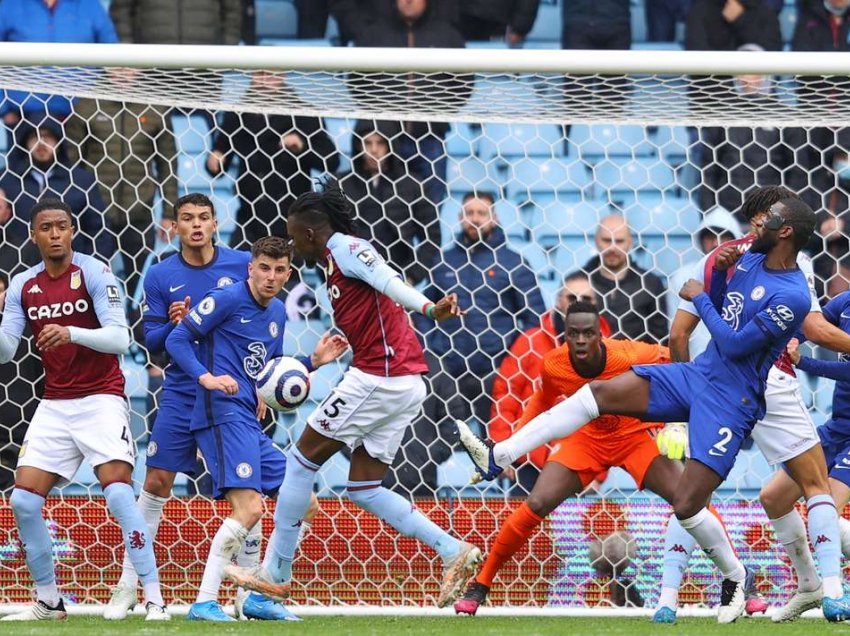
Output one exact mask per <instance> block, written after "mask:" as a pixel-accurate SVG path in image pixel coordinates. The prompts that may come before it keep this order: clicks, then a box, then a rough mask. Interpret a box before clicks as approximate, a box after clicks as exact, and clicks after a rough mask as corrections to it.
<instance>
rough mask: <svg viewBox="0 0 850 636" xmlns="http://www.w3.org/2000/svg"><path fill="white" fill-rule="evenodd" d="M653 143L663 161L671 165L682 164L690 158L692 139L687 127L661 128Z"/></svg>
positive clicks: (657, 131) (653, 138) (653, 137)
mask: <svg viewBox="0 0 850 636" xmlns="http://www.w3.org/2000/svg"><path fill="white" fill-rule="evenodd" d="M652 142H653V143H654V144H655V145H656V146H657V147H658V152H659V154H660V155H661V158H662V159H665V160H667V161H669V162H671V163H682V162H684V161H686V160H687V158H688V149H689V148H690V147H691V139H690V137H689V135H688V129H687V127H685V126H659V127H658V128H657V130H656V132H655V134H654V135H652Z"/></svg>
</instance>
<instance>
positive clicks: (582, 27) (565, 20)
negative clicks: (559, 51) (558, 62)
mask: <svg viewBox="0 0 850 636" xmlns="http://www.w3.org/2000/svg"><path fill="white" fill-rule="evenodd" d="M561 8H562V11H561V12H562V25H561V48H564V49H593V50H621V49H630V48H631V46H632V18H631V7H630V6H629V0H575V1H573V2H564V3H563V4H562V5H561Z"/></svg>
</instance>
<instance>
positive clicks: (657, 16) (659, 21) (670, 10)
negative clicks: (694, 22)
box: [644, 0, 691, 42]
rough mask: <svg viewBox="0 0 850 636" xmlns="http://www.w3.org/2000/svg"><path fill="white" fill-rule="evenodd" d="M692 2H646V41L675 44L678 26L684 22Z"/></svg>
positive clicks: (668, 0) (678, 0)
mask: <svg viewBox="0 0 850 636" xmlns="http://www.w3.org/2000/svg"><path fill="white" fill-rule="evenodd" d="M690 10H691V0H646V3H645V6H644V13H645V15H646V39H647V41H648V42H675V41H676V24H677V23H679V22H684V21H685V20H687V18H688V12H689V11H690Z"/></svg>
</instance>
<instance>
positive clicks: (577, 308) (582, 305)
mask: <svg viewBox="0 0 850 636" xmlns="http://www.w3.org/2000/svg"><path fill="white" fill-rule="evenodd" d="M573 314H593V315H594V316H596V317H597V318H598V317H599V307H597V306H596V305H594V304H591V303H589V302H586V301H584V300H579V301H577V302H574V303H573V304H571V305H570V306H569V307H567V317H569V316H572V315H573Z"/></svg>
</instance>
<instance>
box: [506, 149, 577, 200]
mask: <svg viewBox="0 0 850 636" xmlns="http://www.w3.org/2000/svg"><path fill="white" fill-rule="evenodd" d="M506 178H507V184H506V195H507V197H508V198H509V199H511V200H513V201H516V202H518V203H523V202H525V201H530V202H531V203H535V204H539V202H540V201H543V200H545V199H541V198H539V196H538V195H540V194H549V195H550V196H551V198H552V199H557V200H560V201H570V200H572V201H580V200H582V199H587V198H591V197H592V196H593V177H592V173H591V171H590V167H589V166H588V165H587V164H586V163H584V162H582V161H571V160H567V159H520V160H518V161H515V162H513V163H511V164H510V165H509V167H508V174H507V177H506ZM556 193H557V196H555V194H556ZM550 200H551V199H550Z"/></svg>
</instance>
